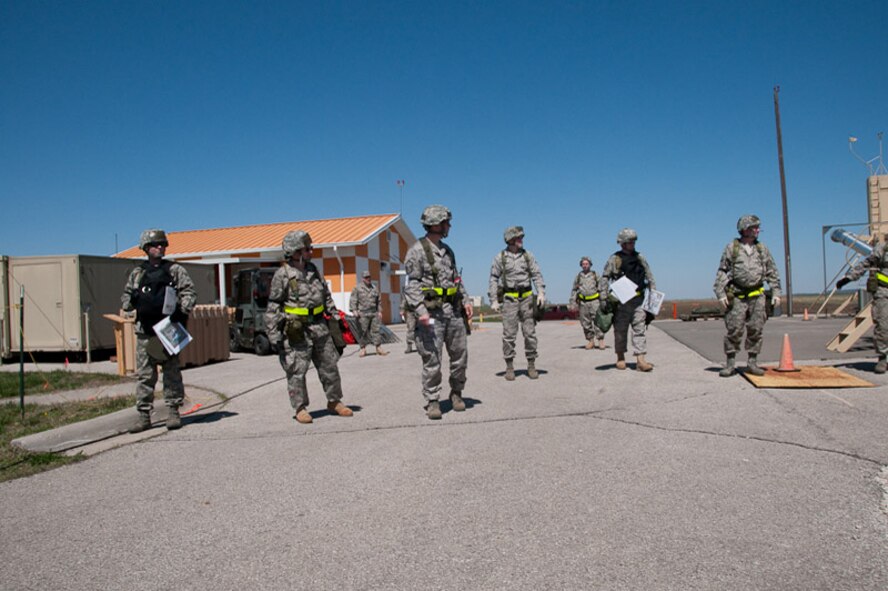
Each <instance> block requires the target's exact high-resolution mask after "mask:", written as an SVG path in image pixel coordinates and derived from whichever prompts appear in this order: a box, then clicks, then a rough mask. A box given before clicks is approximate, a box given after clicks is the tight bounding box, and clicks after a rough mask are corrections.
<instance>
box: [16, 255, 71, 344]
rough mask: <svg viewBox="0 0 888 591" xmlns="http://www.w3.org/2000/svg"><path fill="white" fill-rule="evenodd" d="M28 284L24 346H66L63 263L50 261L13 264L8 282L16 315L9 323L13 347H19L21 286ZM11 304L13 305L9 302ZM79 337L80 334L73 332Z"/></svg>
mask: <svg viewBox="0 0 888 591" xmlns="http://www.w3.org/2000/svg"><path fill="white" fill-rule="evenodd" d="M22 286H24V288H25V350H26V351H60V350H67V348H68V347H67V346H66V343H67V335H66V334H65V323H64V308H63V299H62V264H61V262H59V261H48V262H46V263H42V264H28V265H21V266H19V265H15V264H13V265H12V281H11V282H10V286H9V296H10V300H11V303H13V304H15V312H14V314H12V315H13V316H15V318H14V319H12V322H11V323H10V331H9V332H10V336H11V340H12V343H11V347H12V348H13V349H14V350H18V346H19V345H18V344H19V333H20V332H21V331H20V329H19V310H18V304H19V301H20V295H21V287H22ZM10 307H12V306H10ZM72 337H73V338H74V339H75V341H76V340H77V335H72Z"/></svg>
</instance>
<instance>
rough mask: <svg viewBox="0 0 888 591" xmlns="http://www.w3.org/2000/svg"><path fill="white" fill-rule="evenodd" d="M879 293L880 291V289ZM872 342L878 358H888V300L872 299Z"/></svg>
mask: <svg viewBox="0 0 888 591" xmlns="http://www.w3.org/2000/svg"><path fill="white" fill-rule="evenodd" d="M879 291H882V289H881V288H880V289H879ZM872 314H873V323H874V324H875V327H874V328H873V341H874V342H875V345H876V353H877V354H878V356H879V357H888V298H880V297H878V294H877V297H875V298H873V308H872Z"/></svg>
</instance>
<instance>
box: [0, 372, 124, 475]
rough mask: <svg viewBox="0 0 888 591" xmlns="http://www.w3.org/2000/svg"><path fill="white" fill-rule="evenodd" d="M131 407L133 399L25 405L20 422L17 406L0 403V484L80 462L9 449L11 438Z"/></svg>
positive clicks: (19, 411) (67, 457)
mask: <svg viewBox="0 0 888 591" xmlns="http://www.w3.org/2000/svg"><path fill="white" fill-rule="evenodd" d="M17 377H18V376H17V375H16V378H17ZM135 404H136V397H135V396H124V397H120V398H105V399H100V400H90V401H85V402H65V403H63V404H53V405H43V404H26V405H25V418H24V420H22V418H21V409H20V408H19V405H18V404H10V403H6V404H0V482H2V481H4V480H12V479H14V478H21V477H22V476H29V475H31V474H36V473H38V472H44V471H46V470H50V469H52V468H56V467H58V466H64V465H65V464H71V463H73V462H79V461H80V460H81V459H83V457H82V456H79V455H77V456H66V455H62V454H58V453H35V452H29V451H26V450H23V449H21V448H19V447H13V446H12V445H11V442H12V440H13V439H17V438H19V437H24V436H25V435H30V434H32V433H39V432H41V431H46V430H48V429H55V428H56V427H61V426H63V425H68V424H71V423H77V422H79V421H85V420H86V419H91V418H94V417H98V416H101V415H104V414H108V413H111V412H115V411H118V410H122V409H124V408H130V407H133V406H135Z"/></svg>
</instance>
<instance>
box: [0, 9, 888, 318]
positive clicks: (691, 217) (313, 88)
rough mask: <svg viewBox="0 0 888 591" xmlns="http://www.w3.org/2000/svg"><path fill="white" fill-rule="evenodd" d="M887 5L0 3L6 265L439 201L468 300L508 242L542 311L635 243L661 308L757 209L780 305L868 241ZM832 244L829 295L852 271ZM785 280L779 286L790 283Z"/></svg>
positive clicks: (704, 292) (411, 217) (704, 291)
mask: <svg viewBox="0 0 888 591" xmlns="http://www.w3.org/2000/svg"><path fill="white" fill-rule="evenodd" d="M886 22H888V3H885V2H875V1H874V2H868V1H861V2H853V3H852V2H840V1H832V2H798V3H784V2H773V1H770V2H760V1H752V2H712V1H709V2H684V3H664V2H631V1H629V2H521V1H511V2H484V3H479V2H459V1H453V2H262V3H247V2H243V3H241V2H224V1H216V2H92V1H82V2H40V1H33V0H28V1H18V0H6V1H4V2H2V3H0V80H2V84H0V206H2V211H3V214H2V216H3V217H2V219H3V222H2V226H0V228H2V232H0V253H2V254H5V255H12V256H24V255H39V254H63V253H82V254H111V253H112V252H113V251H114V249H115V236H117V241H118V242H117V244H118V246H119V248H120V249H123V248H126V247H128V246H131V245H132V244H134V243H135V242H136V241H137V238H138V234H139V232H140V231H141V230H142V229H144V228H147V227H155V226H157V227H163V228H166V229H168V230H188V229H197V228H213V227H224V226H235V225H243V224H258V223H269V222H278V221H286V220H294V219H318V218H327V217H338V216H352V215H363V214H376V213H388V212H397V211H398V210H399V208H400V207H401V206H400V200H399V191H398V187H397V185H396V183H395V181H396V180H397V179H404V180H405V181H406V184H405V186H404V190H403V215H404V217H405V218H406V220H407V221H408V223H409V224H410V225H411V227H412V228H413V229H414V232H415V233H417V234H420V233H421V227H420V226H419V223H418V218H419V215H420V212H421V211H422V208H423V207H424V206H425V205H427V204H429V203H443V204H446V205H448V206H449V207H450V208H451V209H452V210H453V213H454V226H453V230H452V233H451V236H450V238H449V242H450V244H451V245H452V246H453V247H454V249H455V250H456V253H457V258H458V262H459V264H460V265H462V266H463V267H464V275H465V280H466V283H467V285H468V287H469V290H470V292H472V293H474V294H480V293H484V292H486V289H487V274H488V270H489V267H490V262H491V259H492V258H493V256H494V255H495V253H496V252H498V250H499V249H501V248H502V246H503V242H502V232H503V230H504V229H505V228H506V227H507V226H509V225H513V224H515V225H523V226H524V227H525V230H526V232H527V237H526V240H525V246H526V247H527V248H528V249H529V250H531V251H532V252H533V253H534V254H535V255H536V257H537V258H538V259H539V261H540V264H541V267H542V270H543V273H544V275H545V278H546V282H547V283H548V284H549V289H548V293H549V296H550V299H552V300H556V301H565V300H566V299H567V295H568V293H569V290H570V283H571V281H572V279H573V276H574V274H575V273H576V271H577V270H578V269H579V265H578V262H579V258H580V256H581V255H589V256H591V257H592V259H593V268H594V269H596V270H601V268H602V267H603V264H604V261H605V259H606V258H607V256H608V255H609V254H610V253H611V252H613V251H614V250H615V249H616V244H615V237H616V233H617V231H618V230H619V229H620V228H622V227H624V226H631V227H633V228H635V229H636V230H637V231H638V233H639V241H638V249H639V250H640V251H641V252H643V253H645V254H646V255H647V256H648V259H649V261H650V263H651V266H652V268H653V271H654V274H655V275H656V277H657V286H658V288H659V289H661V290H662V291H665V292H666V293H667V296H668V297H680V298H707V297H711V293H712V292H711V286H712V282H713V279H714V276H715V268H716V265H717V264H718V259H719V256H720V253H721V250H722V249H723V247H724V245H725V244H726V243H727V242H728V241H729V240H730V239H732V238H733V236H734V235H735V233H736V231H735V224H736V220H737V218H738V217H739V216H740V215H742V214H744V213H747V212H752V213H756V214H758V215H759V216H760V217H762V219H763V220H764V224H763V232H762V240H763V241H764V242H765V243H766V244H768V245H769V247H770V248H771V250H772V251H773V253H774V256H775V258H777V260H778V263H779V266H780V268H781V271H785V267H784V262H783V255H784V247H783V233H782V222H781V215H782V214H781V203H780V179H779V169H778V164H777V147H776V132H775V120H774V102H773V87H774V86H775V85H779V86H780V88H781V91H780V108H781V120H782V128H783V146H784V157H785V167H786V175H787V191H788V201H789V218H790V234H791V252H792V269H793V288H794V291H795V292H797V293H801V292H818V291H820V289H822V286H823V266H822V258H821V252H822V251H821V227H822V226H824V225H830V224H837V223H848V222H865V221H866V216H867V212H866V192H865V188H866V176H867V171H866V169H865V168H864V166H863V165H862V164H861V163H860V162H858V161H857V160H855V159H854V158H853V157H852V156H851V154H849V151H848V143H847V138H848V136H849V135H856V136H857V137H859V138H860V141H859V142H858V144H857V150H858V152H859V153H860V154H861V155H862V156H864V157H865V158H866V159H869V158H871V157H873V156H875V155H876V154H878V149H879V148H878V141H877V139H876V133H877V132H879V131H882V130H885V128H886V127H888V78H886V76H885V75H884V69H885V66H886V64H888V41H886V39H885V35H884V30H883V27H884V23H886ZM843 256H844V255H843V251H842V249H841V248H839V247H838V246H836V245H834V244H832V243H829V244H827V266H828V272H829V275H830V276H831V275H832V274H833V273H834V272H835V271H837V270H838V267H839V265H840V264H841V261H842V259H843ZM784 282H785V278H784Z"/></svg>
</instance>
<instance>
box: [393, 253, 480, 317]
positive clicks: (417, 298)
mask: <svg viewBox="0 0 888 591" xmlns="http://www.w3.org/2000/svg"><path fill="white" fill-rule="evenodd" d="M422 240H426V239H425V238H422V239H420V240H417V241H416V242H415V243H414V244H413V246H411V247H410V249H409V250H408V251H407V257H406V259H405V260H404V269H405V271H406V272H407V279H408V280H407V286H406V287H405V288H404V296H403V297H404V298H406V300H407V306H409V307H410V308H411V309H412V310H414V311H415V313H416V315H417V316H424V315H426V314H428V313H429V311H428V309H427V308H426V306H425V298H426V294H427V293H428V290H429V289H433V288H436V287H438V288H441V289H443V290H444V291H445V293H446V290H448V289H452V288H456V289H457V291H458V293H459V294H460V295H461V296H462V299H463V301H467V300H468V294H467V293H466V287H465V286H464V285H463V284H462V281H461V280H460V277H459V271H457V269H456V265H455V263H454V261H455V258H451V255H452V254H453V251H452V250H451V249H450V247H449V246H447V245H446V244H444V243H443V242H441V243H440V244H439V245H438V246H435V244H434V243H433V242H431V241H429V247H430V248H431V252H432V259H433V261H434V266H435V269H434V270H435V271H437V285H436V284H435V273H434V272H433V269H432V266H431V265H430V264H429V260H428V257H427V256H426V252H425V249H424V248H423V246H422V242H421V241H422ZM448 252H449V254H448Z"/></svg>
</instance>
